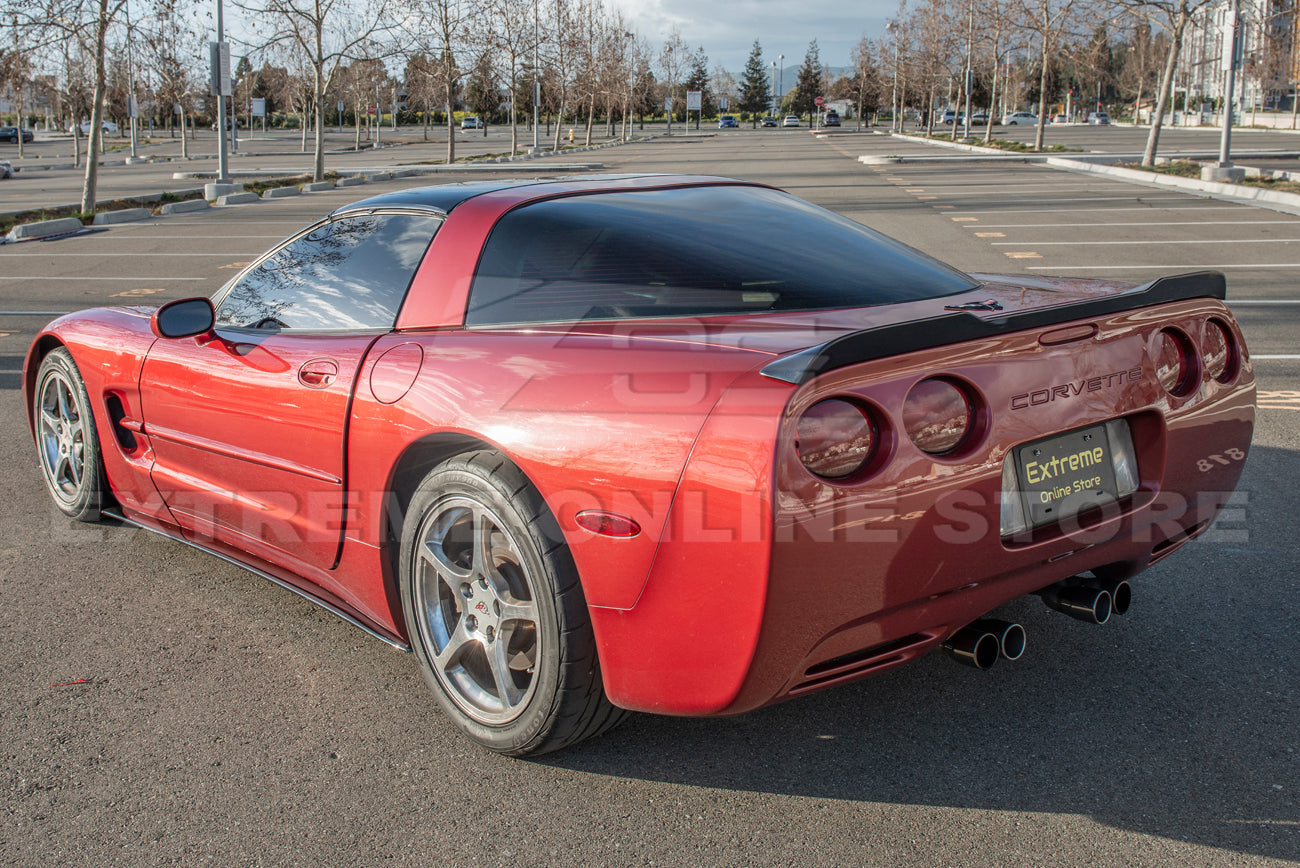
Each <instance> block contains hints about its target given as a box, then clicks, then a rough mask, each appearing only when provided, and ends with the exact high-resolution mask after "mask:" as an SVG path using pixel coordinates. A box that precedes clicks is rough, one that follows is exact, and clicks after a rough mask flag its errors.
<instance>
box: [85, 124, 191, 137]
mask: <svg viewBox="0 0 1300 868" xmlns="http://www.w3.org/2000/svg"><path fill="white" fill-rule="evenodd" d="M100 128H101V129H102V130H103V131H104V132H106V133H115V132H117V124H115V123H113V122H112V121H104V122H103V123H102V124H101V126H100ZM212 128H213V129H214V130H215V129H216V126H215V125H214V126H213V127H212ZM77 129H79V130H80V131H81V134H82V135H83V136H88V135H90V121H86V122H85V123H83V124H81V125H80V126H78V127H77ZM69 132H71V130H69Z"/></svg>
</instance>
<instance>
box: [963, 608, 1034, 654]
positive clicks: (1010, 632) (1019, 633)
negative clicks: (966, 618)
mask: <svg viewBox="0 0 1300 868" xmlns="http://www.w3.org/2000/svg"><path fill="white" fill-rule="evenodd" d="M971 627H972V628H973V629H976V630H981V631H983V632H985V633H992V634H993V635H994V636H996V637H997V640H998V650H999V652H1001V655H1002V658H1003V659H1004V660H1019V659H1020V658H1021V657H1022V656H1023V655H1024V653H1025V628H1024V627H1021V626H1020V625H1019V624H1016V623H1014V622H1012V621H1000V620H998V619H996V618H981V619H979V620H978V621H976V622H975V623H973V624H971Z"/></svg>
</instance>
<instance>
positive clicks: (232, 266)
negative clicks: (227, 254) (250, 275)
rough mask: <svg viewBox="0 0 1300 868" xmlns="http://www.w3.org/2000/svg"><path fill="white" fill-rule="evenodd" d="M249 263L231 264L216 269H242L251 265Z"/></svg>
mask: <svg viewBox="0 0 1300 868" xmlns="http://www.w3.org/2000/svg"><path fill="white" fill-rule="evenodd" d="M251 264H252V263H251V262H232V263H230V264H229V265H218V266H217V267H218V268H243V267H244V266H245V265H251Z"/></svg>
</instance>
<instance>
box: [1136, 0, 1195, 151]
mask: <svg viewBox="0 0 1300 868" xmlns="http://www.w3.org/2000/svg"><path fill="white" fill-rule="evenodd" d="M1117 2H1118V4H1119V5H1120V6H1121V7H1123V8H1126V9H1132V10H1135V11H1141V12H1142V13H1143V14H1146V15H1149V16H1150V17H1151V18H1152V20H1154V21H1156V22H1160V23H1162V25H1163V26H1165V27H1167V28H1168V30H1169V53H1168V54H1167V55H1166V56H1165V68H1164V71H1163V72H1162V73H1161V74H1160V89H1159V91H1158V92H1157V94H1156V106H1155V111H1153V112H1152V113H1151V129H1150V130H1149V131H1148V132H1147V145H1146V149H1145V150H1144V151H1143V152H1142V165H1144V166H1154V165H1155V163H1156V151H1157V149H1158V148H1159V146H1160V127H1161V125H1163V124H1164V121H1165V112H1166V111H1168V110H1169V94H1170V91H1171V90H1172V88H1173V80H1174V71H1175V70H1176V69H1177V68H1178V54H1179V52H1181V51H1182V50H1183V35H1184V33H1185V32H1186V30H1187V24H1188V22H1190V21H1191V20H1192V18H1193V17H1194V16H1195V15H1197V14H1198V13H1199V12H1200V11H1201V10H1202V9H1206V8H1209V7H1210V6H1212V5H1213V4H1214V2H1215V0H1117Z"/></svg>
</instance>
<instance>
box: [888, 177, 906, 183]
mask: <svg viewBox="0 0 1300 868" xmlns="http://www.w3.org/2000/svg"><path fill="white" fill-rule="evenodd" d="M885 180H886V181H893V182H894V183H896V184H902V183H904V181H903V179H902V178H886V179H885Z"/></svg>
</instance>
